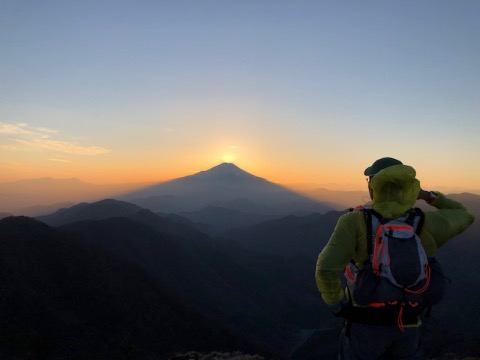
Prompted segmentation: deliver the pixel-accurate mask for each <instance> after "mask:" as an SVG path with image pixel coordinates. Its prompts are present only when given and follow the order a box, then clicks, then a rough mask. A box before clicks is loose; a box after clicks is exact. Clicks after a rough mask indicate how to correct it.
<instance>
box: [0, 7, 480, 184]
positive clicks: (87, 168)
mask: <svg viewBox="0 0 480 360" xmlns="http://www.w3.org/2000/svg"><path fill="white" fill-rule="evenodd" d="M479 18H480V1H476V0H464V1H463V0H460V1H452V0H449V1H444V0H421V1H418V0H411V1H410V0H407V1H385V0H378V1H369V0H366V1H353V0H352V1H336V0H330V1H321V0H312V1H307V0H298V1H293V0H291V1H285V0H235V1H233V0H170V1H166V0H165V1H161V0H151V1H146V0H138V1H120V0H111V1H110V0H108V1H107V0H82V1H68V0H67V1H63V0H58V1H49V0H42V1H33V0H23V1H18V0H0V182H9V181H14V180H19V179H32V178H42V177H52V178H78V179H81V180H83V181H87V182H90V183H99V184H100V183H128V182H153V181H164V180H168V179H172V178H177V177H181V176H185V175H190V174H193V173H195V172H198V171H201V170H207V169H209V168H211V167H213V166H215V165H218V164H219V163H222V162H233V163H235V164H236V165H238V166H239V167H241V168H242V169H244V170H246V171H248V172H250V173H252V174H255V175H257V176H261V177H264V178H267V179H268V180H271V181H274V182H277V183H280V184H285V185H292V186H293V185H294V186H300V185H303V186H310V187H311V186H331V187H332V188H333V187H335V188H343V189H353V188H359V189H363V188H364V187H365V180H364V176H363V170H364V168H365V167H367V166H368V165H370V164H371V163H372V162H373V161H374V160H376V159H377V158H379V157H383V156H392V157H397V158H399V159H400V160H402V161H403V162H404V163H406V164H409V165H412V166H414V167H415V168H416V169H417V174H418V177H419V179H420V180H421V182H422V184H423V185H424V186H425V187H429V188H433V187H436V186H442V187H450V188H457V187H458V188H461V189H466V190H470V191H473V190H475V191H477V190H478V191H480V190H479V189H480V161H479V156H480V140H479V136H480V135H479V134H480V41H479V34H480V21H479ZM333 184H337V185H333Z"/></svg>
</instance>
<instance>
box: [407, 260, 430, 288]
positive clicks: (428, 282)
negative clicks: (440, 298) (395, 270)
mask: <svg viewBox="0 0 480 360" xmlns="http://www.w3.org/2000/svg"><path fill="white" fill-rule="evenodd" d="M431 274H432V271H431V269H430V264H427V277H426V281H425V284H424V285H423V286H422V287H421V288H420V289H418V290H409V289H404V290H405V291H406V292H409V293H410V294H417V295H418V294H421V293H423V292H425V290H427V289H428V286H429V285H430V277H431Z"/></svg>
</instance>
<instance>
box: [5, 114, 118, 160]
mask: <svg viewBox="0 0 480 360" xmlns="http://www.w3.org/2000/svg"><path fill="white" fill-rule="evenodd" d="M52 136H56V137H57V138H52ZM0 137H1V138H3V140H4V141H6V143H4V144H2V145H1V148H2V149H4V150H11V151H20V150H24V151H25V150H27V151H28V150H48V151H54V152H59V153H64V154H74V155H100V154H105V153H107V152H109V150H108V149H105V148H103V147H100V146H85V145H81V144H78V143H76V142H74V141H69V140H65V139H58V137H60V136H59V135H58V131H56V130H53V129H49V128H44V127H38V128H36V127H31V126H29V125H28V124H25V123H19V124H9V123H4V122H0Z"/></svg>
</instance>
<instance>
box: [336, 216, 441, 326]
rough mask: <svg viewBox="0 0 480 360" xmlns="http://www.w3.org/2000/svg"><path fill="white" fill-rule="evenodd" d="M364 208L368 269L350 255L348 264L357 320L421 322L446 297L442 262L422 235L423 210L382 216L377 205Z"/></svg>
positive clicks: (352, 310) (350, 287) (347, 277)
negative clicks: (424, 243)
mask: <svg viewBox="0 0 480 360" xmlns="http://www.w3.org/2000/svg"><path fill="white" fill-rule="evenodd" d="M358 210H360V211H363V213H364V214H365V220H366V224H367V239H368V240H369V241H368V244H367V245H368V246H367V248H368V253H369V258H368V259H367V261H366V262H365V264H364V267H363V269H361V270H360V269H359V268H358V267H357V266H356V264H355V263H354V262H353V261H351V262H350V263H349V264H348V265H347V267H346V269H345V278H346V282H347V291H348V293H349V301H350V304H351V305H353V304H352V302H353V301H355V303H356V305H360V306H351V307H350V310H351V311H349V316H350V319H351V320H352V321H354V322H355V321H357V322H363V323H377V324H392V323H395V322H396V323H397V324H398V326H399V328H400V329H401V330H402V331H403V328H404V324H405V323H406V324H416V323H417V322H418V316H419V315H420V314H421V313H422V312H423V311H425V310H426V309H427V310H428V311H427V312H428V315H429V313H430V310H431V306H432V305H434V304H437V303H438V302H440V301H441V299H442V297H443V294H444V291H445V285H446V283H445V279H446V277H445V276H444V275H443V272H442V270H441V266H440V264H439V263H438V261H436V260H435V259H434V258H428V257H427V255H426V253H425V250H424V248H423V246H422V242H421V239H420V237H419V234H420V231H421V229H422V225H423V221H424V214H423V212H422V211H421V210H420V209H417V208H414V209H411V210H409V211H408V212H407V213H405V214H404V215H403V216H401V217H399V218H396V219H387V218H383V217H382V216H381V215H380V214H378V213H377V212H375V211H374V210H373V209H369V208H360V209H358Z"/></svg>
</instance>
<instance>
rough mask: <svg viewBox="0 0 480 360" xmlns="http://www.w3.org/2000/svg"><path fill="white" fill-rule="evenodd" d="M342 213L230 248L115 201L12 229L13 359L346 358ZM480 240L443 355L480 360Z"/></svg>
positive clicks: (444, 331) (464, 256) (455, 278)
mask: <svg viewBox="0 0 480 360" xmlns="http://www.w3.org/2000/svg"><path fill="white" fill-rule="evenodd" d="M469 199H470V198H469ZM472 199H473V201H474V203H475V200H476V198H475V197H473V198H472ZM472 211H473V210H472ZM340 215H341V212H328V213H325V214H323V215H322V214H310V215H304V216H298V215H297V216H294V215H291V216H287V217H282V218H277V219H273V220H269V221H265V222H263V223H260V224H256V225H252V226H249V227H244V228H238V229H236V230H230V231H229V232H227V233H225V234H224V235H222V236H216V237H211V236H209V235H207V234H205V233H204V232H201V231H199V230H198V229H197V227H196V224H195V223H193V222H192V221H189V220H187V219H184V218H182V217H180V216H178V215H165V214H154V213H153V212H151V211H149V210H145V209H142V208H140V207H138V206H136V205H132V204H128V203H124V202H119V201H115V200H105V201H102V202H98V203H94V204H82V205H81V206H79V207H72V208H70V209H64V210H62V211H61V212H60V213H57V214H52V215H51V216H49V217H44V218H42V221H45V222H46V223H48V224H50V225H47V224H46V223H44V222H40V221H38V220H35V219H31V218H26V217H7V218H5V219H3V220H0V276H1V283H2V285H1V293H0V314H1V318H0V325H1V326H0V358H7V359H8V358H27V357H28V356H31V354H35V356H37V357H38V358H46V359H54V358H59V357H66V358H78V359H90V358H102V359H106V358H120V359H121V358H125V359H126V358H142V359H144V358H145V359H148V358H152V359H158V358H159V359H162V358H165V359H166V358H169V357H172V356H174V354H175V353H188V352H189V351H198V352H203V353H209V352H212V351H223V352H235V351H241V352H242V353H244V354H258V355H259V356H262V357H263V358H265V359H275V358H276V359H281V358H292V359H329V358H332V356H334V355H333V354H334V353H335V351H336V343H337V340H336V339H337V337H338V333H339V329H340V327H341V325H342V324H341V320H339V319H336V318H334V317H332V316H331V315H330V314H329V312H328V310H327V309H326V307H325V306H324V305H323V303H322V301H321V299H320V296H319V295H318V292H317V290H316V286H315V281H314V276H313V271H314V266H315V261H316V257H317V255H318V252H319V251H320V250H321V249H322V247H323V246H324V245H325V243H326V241H327V240H328V237H329V235H330V233H331V231H332V230H333V227H334V226H335V223H336V220H337V218H338V216H340ZM477 217H478V215H477ZM53 226H55V227H53ZM479 232H480V228H479V226H478V222H476V223H474V225H473V226H472V227H471V228H470V229H469V230H467V231H466V232H465V233H464V234H462V235H460V236H459V237H458V238H456V239H454V240H453V241H452V242H451V243H449V244H447V245H446V246H445V248H442V249H441V250H440V252H439V258H440V260H441V261H442V264H444V268H445V270H446V272H447V274H448V275H449V277H450V278H451V280H452V284H451V285H450V286H449V289H448V293H447V296H446V298H445V301H444V302H443V303H442V304H441V305H438V306H436V307H434V309H433V317H432V318H431V319H427V320H426V322H425V326H423V331H424V333H425V337H424V344H425V348H426V352H427V354H428V355H429V356H431V357H434V356H437V357H441V356H442V355H443V354H445V353H455V354H458V355H459V356H465V357H466V356H469V355H470V356H473V355H478V354H479V349H478V344H479V339H480V331H479V326H478V324H476V322H475V321H472V319H475V318H477V317H478V315H480V314H478V304H479V303H480V296H479V292H478V289H476V286H472V281H473V280H472V278H471V277H470V276H465V272H466V273H467V274H470V275H471V274H474V273H478V270H479V267H478V261H477V259H478V256H480V253H479V251H480V246H479V245H480V243H479V242H478V236H477V234H479Z"/></svg>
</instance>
